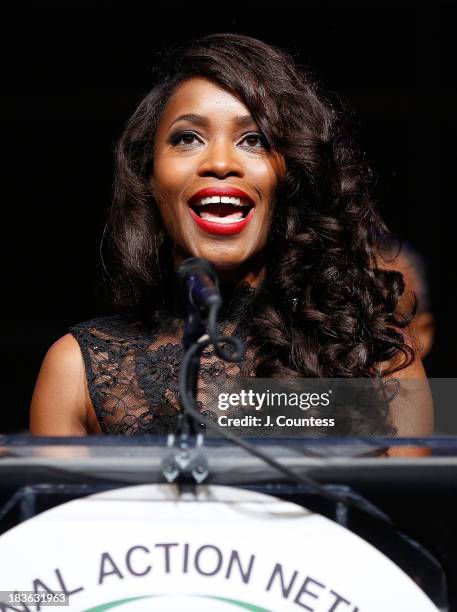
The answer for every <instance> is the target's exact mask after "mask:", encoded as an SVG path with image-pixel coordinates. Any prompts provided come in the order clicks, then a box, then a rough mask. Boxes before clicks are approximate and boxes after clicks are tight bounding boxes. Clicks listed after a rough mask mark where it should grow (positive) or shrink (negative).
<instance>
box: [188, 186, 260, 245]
mask: <svg viewBox="0 0 457 612" xmlns="http://www.w3.org/2000/svg"><path fill="white" fill-rule="evenodd" d="M211 196H220V197H224V196H225V197H232V198H239V199H240V200H242V201H243V204H248V205H249V206H250V207H251V208H250V210H249V212H248V214H247V215H246V217H244V218H242V219H238V220H235V221H230V222H225V223H218V222H217V221H216V220H214V221H213V220H212V219H211V220H210V219H203V218H202V217H200V216H199V215H198V214H197V213H196V212H195V210H193V209H192V205H195V204H197V202H198V201H199V200H201V199H202V198H208V197H211ZM206 206H211V204H206ZM213 206H214V204H213ZM254 208H255V204H254V201H253V200H252V198H251V197H250V196H249V195H248V194H247V193H246V192H244V191H242V190H241V189H237V188H236V187H230V186H228V185H227V186H218V187H206V188H205V189H200V191H197V192H196V193H194V194H193V195H192V196H191V197H190V198H189V213H190V215H191V217H192V219H193V220H194V221H195V223H196V224H197V225H198V227H199V228H200V229H202V230H203V231H205V232H207V233H208V234H214V235H218V236H233V235H234V234H239V233H240V232H242V231H243V230H244V228H245V227H246V226H247V225H248V223H249V222H250V221H251V219H252V217H253V214H254ZM243 209H244V210H246V207H245V206H243ZM202 210H204V208H203V207H202ZM214 216H216V215H214Z"/></svg>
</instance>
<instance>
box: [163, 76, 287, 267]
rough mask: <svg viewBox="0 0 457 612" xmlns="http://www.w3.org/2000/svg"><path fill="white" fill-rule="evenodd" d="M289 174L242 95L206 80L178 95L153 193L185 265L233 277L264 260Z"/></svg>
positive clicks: (169, 110)
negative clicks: (281, 185)
mask: <svg viewBox="0 0 457 612" xmlns="http://www.w3.org/2000/svg"><path fill="white" fill-rule="evenodd" d="M283 173H284V162H283V159H282V158H281V157H280V156H279V155H278V154H277V153H274V152H271V151H268V150H267V148H266V146H265V144H264V140H263V137H262V134H261V133H260V132H259V130H258V127H257V125H256V124H255V122H254V121H253V119H252V117H251V116H250V113H249V111H248V110H247V108H246V107H245V106H244V104H242V103H241V102H240V101H239V100H238V99H237V98H236V97H235V96H233V95H232V94H231V93H228V92H227V91H225V90H224V89H221V88H220V87H218V86H217V85H215V84H214V83H212V82H211V81H208V80H206V79H203V78H191V79H188V80H187V81H184V82H183V83H181V84H180V85H179V86H178V87H177V88H176V90H175V92H174V94H173V95H172V97H171V98H170V100H169V102H168V104H167V106H166V107H165V109H164V111H163V113H162V116H161V118H160V121H159V125H158V128H157V132H156V137H155V145H154V169H153V175H152V179H151V187H152V192H153V194H154V197H155V199H156V201H157V204H158V206H159V209H160V213H161V215H162V219H163V221H164V224H165V227H166V230H167V231H168V233H169V235H170V236H171V237H172V239H173V241H174V243H175V245H176V255H177V259H178V260H179V259H182V258H184V257H190V256H193V257H203V258H204V259H207V260H209V261H210V262H211V263H213V264H214V265H215V266H216V267H217V268H219V269H220V270H224V269H225V270H230V269H233V268H234V267H236V266H239V265H240V264H241V263H243V262H246V261H247V260H249V259H251V258H253V256H255V255H257V254H259V252H260V251H261V249H262V247H263V246H264V245H265V242H266V240H267V237H268V231H269V227H270V222H271V216H272V211H273V206H274V197H275V191H276V188H277V186H278V182H279V180H280V179H281V176H282V175H283Z"/></svg>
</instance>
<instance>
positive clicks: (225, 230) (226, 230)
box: [189, 207, 254, 236]
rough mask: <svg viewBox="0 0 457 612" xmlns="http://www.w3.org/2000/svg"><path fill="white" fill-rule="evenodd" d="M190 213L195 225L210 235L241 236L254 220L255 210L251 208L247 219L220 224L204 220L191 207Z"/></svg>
mask: <svg viewBox="0 0 457 612" xmlns="http://www.w3.org/2000/svg"><path fill="white" fill-rule="evenodd" d="M189 212H190V214H191V217H192V219H193V220H194V221H195V223H196V224H197V225H198V227H200V228H201V229H202V230H204V231H205V232H208V234H216V235H218V236H233V235H234V234H239V233H240V232H241V231H242V230H244V228H245V227H246V225H247V224H248V223H249V221H250V220H251V219H252V216H253V214H254V209H253V208H251V210H250V211H249V213H248V215H247V217H245V218H244V219H240V220H239V221H233V222H232V223H218V222H217V221H209V220H208V219H202V218H201V217H199V216H198V215H197V213H196V212H194V211H193V210H192V208H190V207H189Z"/></svg>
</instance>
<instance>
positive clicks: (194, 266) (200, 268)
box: [176, 257, 219, 290]
mask: <svg viewBox="0 0 457 612" xmlns="http://www.w3.org/2000/svg"><path fill="white" fill-rule="evenodd" d="M201 273H203V274H206V275H207V276H209V278H210V279H211V280H212V281H213V283H214V284H215V286H216V287H218V285H219V279H218V277H217V272H216V270H215V268H214V266H213V265H212V264H211V263H210V262H209V261H207V260H206V259H202V258H201V257H189V259H186V260H185V261H183V262H182V264H181V265H180V266H179V267H178V269H177V270H176V274H177V277H178V281H179V284H180V287H181V289H183V290H186V289H187V278H188V277H189V275H190V274H201Z"/></svg>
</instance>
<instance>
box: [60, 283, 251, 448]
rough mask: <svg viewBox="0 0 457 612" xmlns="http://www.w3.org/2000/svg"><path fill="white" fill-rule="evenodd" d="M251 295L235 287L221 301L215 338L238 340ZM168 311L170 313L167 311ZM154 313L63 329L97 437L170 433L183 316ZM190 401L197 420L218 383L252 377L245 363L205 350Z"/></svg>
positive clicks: (176, 408)
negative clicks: (76, 355)
mask: <svg viewBox="0 0 457 612" xmlns="http://www.w3.org/2000/svg"><path fill="white" fill-rule="evenodd" d="M254 295H255V289H253V288H251V286H250V285H249V284H248V283H245V282H243V283H242V284H241V285H239V286H238V287H237V288H236V289H235V290H234V291H233V293H232V294H231V295H230V297H229V298H228V299H227V300H226V301H225V302H224V304H223V306H222V308H221V311H220V316H219V323H218V332H219V333H220V334H221V335H222V334H223V335H235V336H237V337H238V338H240V340H242V341H244V340H246V338H247V335H248V322H249V312H250V306H251V304H252V301H253V297H254ZM170 310H171V311H173V310H175V309H174V308H173V307H172V308H171V309H170ZM170 310H168V311H167V312H165V311H160V310H159V311H157V312H156V313H155V316H153V317H152V318H151V322H149V323H146V322H144V321H142V320H140V319H138V318H136V317H135V316H133V315H114V316H107V317H99V318H96V319H92V320H90V321H86V322H84V323H79V324H78V325H75V326H73V327H71V328H70V330H69V331H70V333H71V334H72V335H73V336H74V337H75V338H76V340H77V341H78V344H79V346H80V349H81V353H82V356H83V359H84V365H85V370H86V378H87V385H88V390H89V395H90V398H91V401H92V405H93V407H94V410H95V414H96V416H97V420H98V422H99V424H100V428H101V431H102V432H103V433H104V434H110V435H116V434H121V435H127V436H135V435H143V434H155V435H163V434H168V433H172V432H174V431H175V428H176V425H177V421H178V413H179V412H180V411H181V406H180V402H179V399H178V374H179V370H180V367H181V359H182V356H183V353H184V349H183V346H182V336H183V329H184V313H182V312H179V310H178V311H176V310H175V311H174V312H170ZM200 364H201V367H200V374H199V383H198V393H197V402H198V405H199V409H200V411H201V412H202V414H203V415H205V416H207V417H209V418H214V419H216V418H217V416H216V415H215V413H214V412H213V411H212V410H211V407H212V406H214V401H215V399H216V393H217V392H218V390H220V384H223V383H225V382H226V381H227V380H229V379H231V378H236V377H240V376H243V377H247V376H251V375H253V362H252V359H251V357H250V356H246V357H245V359H244V361H243V362H242V363H230V362H226V361H222V360H221V359H220V358H219V357H217V355H215V353H214V349H213V348H212V347H211V346H210V347H208V348H207V349H205V350H204V351H203V353H202V356H201V359H200Z"/></svg>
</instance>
